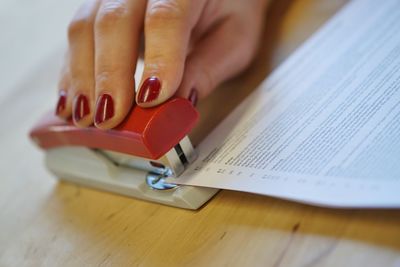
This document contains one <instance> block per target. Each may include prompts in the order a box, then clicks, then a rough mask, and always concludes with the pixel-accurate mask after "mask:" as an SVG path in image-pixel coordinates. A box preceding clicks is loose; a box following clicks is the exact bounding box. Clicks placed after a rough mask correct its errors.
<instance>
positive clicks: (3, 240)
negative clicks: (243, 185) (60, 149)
mask: <svg viewBox="0 0 400 267" xmlns="http://www.w3.org/2000/svg"><path fill="white" fill-rule="evenodd" d="M79 2H81V1H78V0H75V1H52V0H35V1H30V2H28V1H22V0H0V3H2V8H1V11H0V22H2V23H1V25H0V32H1V33H2V39H1V41H0V49H1V51H0V53H1V59H2V60H1V62H0V71H1V79H0V86H1V90H0V117H1V131H0V137H1V138H0V145H1V146H0V147H1V152H0V157H1V158H0V171H1V172H0V173H1V178H0V208H1V209H0V266H379V267H381V266H400V211H399V210H355V209H354V210H335V209H324V208H318V207H311V206H306V205H302V204H296V203H293V202H288V201H283V200H278V199H274V198H269V197H263V196H257V195H251V194H246V193H240V192H232V191H222V192H220V193H219V194H218V195H217V196H216V197H214V198H213V199H212V200H211V201H210V202H209V203H208V204H207V205H206V206H205V207H203V208H202V209H200V210H198V211H187V210H181V209H177V208H171V207H166V206H161V205H157V204H153V203H148V202H143V201H139V200H135V199H130V198H127V197H123V196H118V195H113V194H109V193H104V192H99V191H96V190H91V189H87V188H82V187H79V186H76V185H73V184H67V183H59V182H57V181H56V180H55V179H53V178H52V177H51V176H50V175H49V174H48V173H47V172H46V171H45V169H44V167H43V165H42V158H43V157H42V153H41V152H40V151H38V150H37V149H36V148H35V147H34V146H33V145H32V144H31V143H30V142H29V140H28V139H27V131H28V130H29V128H30V126H31V125H32V124H33V123H34V121H35V120H36V119H37V118H38V117H39V116H40V114H41V113H42V112H43V111H45V110H46V109H48V108H52V107H53V105H54V103H55V96H56V94H55V86H56V82H57V76H58V69H59V66H60V62H61V58H62V53H63V49H64V47H65V44H64V43H65V38H64V32H65V31H64V28H65V27H66V23H67V22H68V19H69V17H70V16H71V15H72V12H73V10H74V9H75V7H76V6H77V5H78V3H79ZM344 2H345V1H332V0H326V1H322V0H301V1H300V0H299V1H282V0H279V1H276V2H275V4H274V6H273V8H272V10H271V12H270V14H269V17H268V20H267V27H266V30H265V34H264V36H263V45H262V48H261V49H260V52H259V55H258V57H257V59H256V60H255V62H254V63H253V65H252V66H251V67H250V68H249V69H248V70H247V71H246V72H245V73H243V74H242V75H240V77H237V78H236V79H234V80H232V81H230V82H227V83H226V84H224V85H223V86H222V87H221V89H220V90H218V92H216V93H215V94H213V95H212V96H211V97H210V98H209V99H207V100H206V101H203V102H202V103H201V105H200V110H201V113H202V121H201V123H200V126H199V127H198V128H197V129H196V131H195V132H194V134H193V139H194V140H195V142H199V140H201V138H202V137H203V136H204V135H205V134H206V133H207V132H208V131H209V130H210V129H211V128H212V127H213V126H214V125H215V124H216V123H217V122H218V121H220V120H221V119H222V118H223V117H224V116H225V115H226V114H227V112H229V111H230V110H231V109H232V108H233V107H234V106H235V105H236V104H237V103H238V102H239V101H240V99H242V98H243V97H244V96H245V95H247V94H248V93H249V92H250V91H251V90H252V89H254V88H255V87H256V86H257V84H259V83H260V81H261V80H262V79H263V78H264V77H265V76H266V74H268V73H269V72H270V71H271V70H272V69H273V68H274V67H275V66H276V65H277V64H278V63H279V62H281V61H282V60H283V59H284V58H285V57H286V56H287V55H288V54H289V53H290V52H291V51H293V49H295V47H297V46H298V45H299V44H300V43H301V42H302V41H303V40H305V39H306V38H307V37H308V36H309V35H310V34H311V33H312V32H314V31H315V30H316V29H317V28H318V26H319V25H321V24H322V23H323V22H324V21H325V20H326V19H328V18H329V17H330V16H331V15H332V14H334V13H335V12H336V10H337V9H338V8H339V7H340V6H342V5H343V4H344ZM3 37H4V38H3ZM226 90H229V91H230V92H235V94H234V97H232V99H230V100H229V101H228V103H227V104H226V105H224V106H220V105H218V103H221V102H220V101H221V99H223V100H224V102H227V101H226V98H224V92H226ZM399 193H400V192H399Z"/></svg>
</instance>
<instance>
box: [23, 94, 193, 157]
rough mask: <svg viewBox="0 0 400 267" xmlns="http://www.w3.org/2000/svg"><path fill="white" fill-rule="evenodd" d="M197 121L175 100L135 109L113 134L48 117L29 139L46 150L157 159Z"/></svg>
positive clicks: (183, 103) (182, 102) (189, 109)
mask: <svg viewBox="0 0 400 267" xmlns="http://www.w3.org/2000/svg"><path fill="white" fill-rule="evenodd" d="M198 117H199V114H198V112H197V111H196V109H195V108H194V107H193V106H192V104H191V103H190V102H189V101H188V100H186V99H183V98H174V99H172V100H169V101H167V102H165V103H163V104H161V105H159V106H157V107H154V108H141V107H139V106H134V107H133V109H132V111H131V112H130V114H129V115H128V116H127V118H126V119H125V120H124V121H123V122H122V123H121V124H120V125H119V126H118V127H116V128H114V129H110V130H100V129H97V128H95V127H94V126H91V127H88V128H78V127H76V126H74V125H73V124H72V122H71V121H64V120H62V119H60V118H58V117H57V116H55V115H54V114H52V113H48V114H46V115H45V116H44V117H43V118H42V119H41V120H40V121H39V123H38V124H36V125H35V127H34V128H33V130H32V131H31V133H30V136H31V138H32V139H33V140H35V142H36V143H37V144H38V145H39V146H40V147H41V148H43V149H50V148H55V147H59V146H84V147H89V148H97V149H105V150H110V151H115V152H120V153H125V154H129V155H133V156H138V157H143V158H148V159H158V158H160V157H161V156H163V155H164V154H165V153H167V152H168V151H169V150H170V149H171V148H173V147H174V146H175V145H176V144H178V143H179V142H180V140H182V139H183V138H184V137H185V136H186V135H187V134H188V133H189V132H190V131H191V130H192V128H193V127H194V125H195V124H196V122H197V120H198Z"/></svg>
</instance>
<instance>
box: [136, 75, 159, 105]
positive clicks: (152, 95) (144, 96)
mask: <svg viewBox="0 0 400 267" xmlns="http://www.w3.org/2000/svg"><path fill="white" fill-rule="evenodd" d="M160 89H161V83H160V80H159V79H158V78H157V77H154V76H153V77H149V78H147V79H146V80H145V81H144V82H143V84H142V87H140V90H139V95H138V102H139V103H148V102H151V101H153V100H156V99H157V97H158V95H159V94H160Z"/></svg>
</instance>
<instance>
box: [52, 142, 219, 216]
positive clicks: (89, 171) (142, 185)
mask: <svg viewBox="0 0 400 267" xmlns="http://www.w3.org/2000/svg"><path fill="white" fill-rule="evenodd" d="M46 165H47V167H48V169H49V170H50V171H51V172H52V173H54V174H55V175H56V176H57V177H59V178H60V179H62V180H67V181H71V182H74V183H77V184H81V185H85V186H88V187H93V188H97V189H101V190H105V191H110V192H114V193H118V194H122V195H126V196H130V197H135V198H140V199H144V200H148V201H152V202H158V203H162V204H165V205H169V206H174V207H179V208H185V209H198V208H199V207H201V206H202V205H203V204H204V203H206V202H207V201H208V200H209V199H210V198H211V197H212V196H214V195H215V194H216V193H217V192H218V189H215V188H205V187H193V186H178V187H176V188H173V189H169V190H156V189H153V188H150V187H149V186H148V185H147V183H146V176H147V172H146V171H143V170H139V169H133V168H129V167H124V166H118V165H116V164H114V163H113V162H112V161H110V160H108V159H107V158H106V157H104V156H103V155H101V154H100V153H98V152H96V151H95V150H92V149H89V148H84V147H63V148H55V149H50V150H48V151H47V153H46Z"/></svg>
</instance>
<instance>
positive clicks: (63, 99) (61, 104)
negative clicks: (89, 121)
mask: <svg viewBox="0 0 400 267" xmlns="http://www.w3.org/2000/svg"><path fill="white" fill-rule="evenodd" d="M66 104H67V93H66V92H65V91H60V93H59V97H58V102H57V107H56V115H60V114H61V113H62V112H63V111H64V109H65V106H66Z"/></svg>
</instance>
